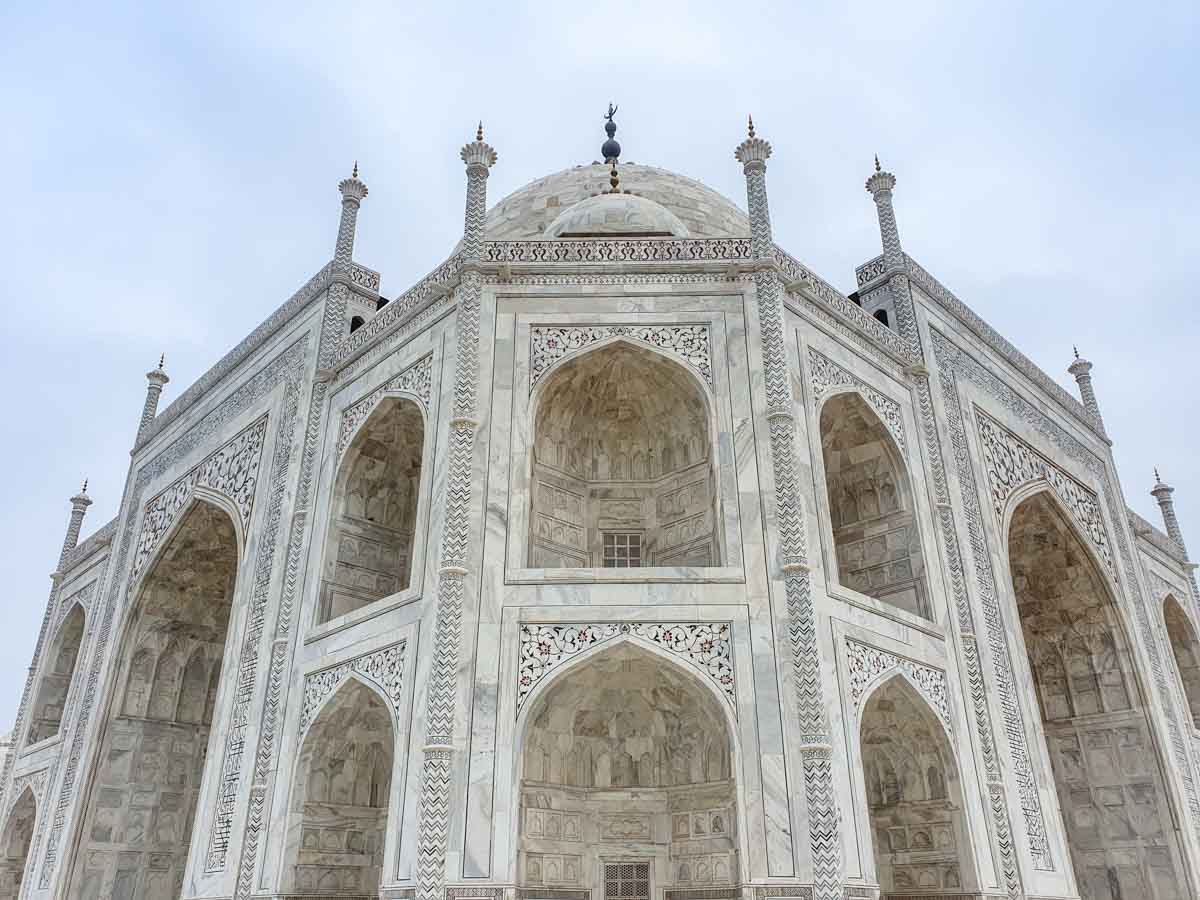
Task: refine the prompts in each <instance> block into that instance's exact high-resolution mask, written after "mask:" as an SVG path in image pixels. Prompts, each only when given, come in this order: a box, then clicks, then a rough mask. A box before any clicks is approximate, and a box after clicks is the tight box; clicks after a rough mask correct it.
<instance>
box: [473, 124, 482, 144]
mask: <svg viewBox="0 0 1200 900" xmlns="http://www.w3.org/2000/svg"><path fill="white" fill-rule="evenodd" d="M475 140H477V141H482V140H483V119H480V120H479V128H477V129H476V131H475Z"/></svg>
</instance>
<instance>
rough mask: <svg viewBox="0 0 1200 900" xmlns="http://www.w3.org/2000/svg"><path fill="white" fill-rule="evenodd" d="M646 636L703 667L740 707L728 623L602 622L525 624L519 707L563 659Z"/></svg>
mask: <svg viewBox="0 0 1200 900" xmlns="http://www.w3.org/2000/svg"><path fill="white" fill-rule="evenodd" d="M622 636H624V637H629V638H633V639H634V640H639V641H645V642H647V643H650V644H653V645H655V646H657V647H660V648H662V649H664V650H666V651H667V652H669V653H671V654H673V655H675V656H678V657H680V658H681V659H683V660H685V661H686V662H687V663H688V665H691V666H693V667H695V668H697V669H699V670H700V671H701V672H703V673H704V674H705V675H706V676H707V677H708V678H709V679H710V680H711V681H712V682H713V683H714V684H715V685H716V686H717V689H718V690H719V691H720V692H721V693H722V694H723V695H724V696H725V698H726V699H727V700H728V701H729V703H730V705H731V706H732V707H733V708H734V709H735V710H736V709H737V691H736V689H735V685H734V681H733V644H732V641H731V637H732V628H731V626H730V624H729V623H728V622H625V623H620V624H618V623H615V622H604V623H595V624H572V625H550V624H540V623H532V622H531V623H525V624H523V625H521V636H520V641H521V644H520V654H521V660H520V666H519V667H518V671H517V712H518V713H519V712H520V711H521V707H522V706H523V705H524V703H525V700H526V699H527V698H528V697H529V695H530V694H531V693H532V692H533V689H534V688H535V687H536V686H537V685H538V683H539V682H541V681H542V680H543V679H544V678H545V677H546V676H547V675H549V674H550V672H551V671H552V670H553V669H555V668H556V667H557V666H559V665H561V664H562V663H563V662H566V661H567V660H569V659H571V658H572V657H574V656H576V655H578V654H579V653H582V652H583V651H584V650H588V649H590V648H591V647H594V646H596V645H597V644H602V643H604V642H605V641H609V640H612V639H613V638H617V637H622Z"/></svg>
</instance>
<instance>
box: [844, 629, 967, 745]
mask: <svg viewBox="0 0 1200 900" xmlns="http://www.w3.org/2000/svg"><path fill="white" fill-rule="evenodd" d="M846 663H847V665H848V667H849V670H850V699H851V701H852V702H853V704H854V711H855V712H856V713H857V712H859V711H860V710H859V706H860V704H861V703H862V699H863V697H865V696H866V695H867V693H868V692H869V690H870V688H871V687H872V686H874V685H875V684H877V683H878V682H879V681H881V680H882V679H884V678H886V677H887V676H888V675H889V674H890V673H892V672H895V671H900V672H903V673H904V674H905V675H907V676H908V677H909V680H910V681H911V682H912V683H913V684H914V685H916V687H917V690H918V691H920V693H921V696H923V697H924V698H925V700H926V701H927V702H928V703H929V705H930V706H931V707H932V708H933V709H934V711H935V712H937V714H938V717H939V718H941V720H942V721H943V722H945V723H946V727H947V728H949V727H951V723H950V703H949V700H948V699H947V696H948V695H947V691H946V673H945V672H943V671H942V670H941V669H935V668H933V667H932V666H926V665H922V664H921V663H917V662H913V661H912V660H911V659H906V658H905V657H903V656H896V655H895V654H894V653H888V652H887V651H886V650H880V649H879V648H878V647H871V646H869V645H867V644H862V643H859V642H858V641H855V640H852V639H851V638H846Z"/></svg>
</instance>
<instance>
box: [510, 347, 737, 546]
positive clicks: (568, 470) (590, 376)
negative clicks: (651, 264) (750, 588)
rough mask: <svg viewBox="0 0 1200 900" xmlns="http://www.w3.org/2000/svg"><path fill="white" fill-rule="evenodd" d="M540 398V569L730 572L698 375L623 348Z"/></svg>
mask: <svg viewBox="0 0 1200 900" xmlns="http://www.w3.org/2000/svg"><path fill="white" fill-rule="evenodd" d="M537 396H538V402H537V411H536V415H535V419H534V441H533V471H532V475H533V477H532V482H531V494H532V507H533V508H532V516H531V522H530V548H529V558H530V564H531V565H533V566H536V567H538V568H551V569H562V568H567V569H570V568H588V567H596V568H627V567H631V568H635V567H641V566H716V565H720V541H719V539H718V535H717V530H716V523H717V522H718V521H719V516H718V515H717V510H718V508H719V500H718V495H717V485H716V479H715V475H714V472H715V467H714V464H713V454H712V436H711V434H710V426H709V409H708V402H707V400H706V398H705V396H704V393H703V391H702V390H701V388H700V386H699V385H698V384H697V382H696V380H695V379H694V378H693V377H692V375H691V374H690V373H689V372H688V371H687V370H685V369H684V368H683V367H682V366H681V365H680V364H679V363H676V362H673V361H671V360H668V359H666V358H665V357H663V356H661V355H660V354H658V353H655V352H654V351H652V350H649V349H645V348H642V347H637V346H634V345H632V344H629V343H626V342H624V341H617V342H614V343H610V344H607V345H604V346H602V347H600V348H599V349H596V350H592V351H589V352H586V353H582V354H580V355H579V356H577V357H576V358H574V359H572V360H570V361H569V362H566V363H564V364H563V365H562V366H560V367H559V368H557V369H556V370H554V371H553V372H551V373H550V374H549V375H548V376H547V380H546V383H545V384H544V385H543V386H542V387H541V389H540V392H539V394H538V395H537Z"/></svg>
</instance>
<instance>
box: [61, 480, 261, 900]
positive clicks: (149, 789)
mask: <svg viewBox="0 0 1200 900" xmlns="http://www.w3.org/2000/svg"><path fill="white" fill-rule="evenodd" d="M240 555H241V546H240V544H239V539H238V531H237V523H236V521H235V520H234V519H233V518H232V517H231V516H230V514H229V512H228V511H227V508H226V506H225V505H224V504H219V503H216V502H210V501H209V500H208V499H207V498H206V497H204V496H200V495H197V496H196V497H194V498H193V501H192V502H191V503H189V504H188V506H187V507H186V509H185V510H184V511H183V512H182V513H181V514H180V515H179V516H178V518H177V521H176V522H175V523H173V525H172V527H171V529H170V530H169V532H168V533H167V534H166V535H165V537H164V539H163V540H162V541H161V542H160V545H159V546H158V547H157V548H156V550H155V553H154V555H153V557H152V558H150V559H149V560H147V566H146V568H145V569H144V571H143V572H142V573H141V575H140V577H139V578H138V580H137V582H136V585H135V587H134V588H133V592H132V593H131V595H130V603H129V608H128V611H127V612H126V614H125V615H126V618H125V622H124V624H123V625H122V628H121V634H120V636H119V639H118V640H117V641H116V643H115V647H114V653H115V655H116V659H117V665H116V668H115V674H114V678H113V686H112V689H111V691H112V693H111V695H110V700H109V702H108V709H107V712H106V714H105V717H104V719H103V720H102V730H101V733H100V741H101V746H100V750H99V753H98V754H97V764H96V768H95V770H94V771H93V772H92V773H91V774H90V777H89V782H88V784H89V795H88V796H87V798H86V800H85V802H84V809H83V815H82V822H81V824H80V835H81V838H80V846H79V850H78V852H77V853H76V855H75V857H74V867H73V869H72V871H71V873H70V879H71V885H70V887H69V889H68V894H69V895H70V896H77V895H78V896H82V895H83V894H85V893H86V891H85V888H84V885H86V884H107V885H111V890H112V892H113V895H114V896H124V897H127V898H129V900H147V898H154V897H160V896H169V895H170V894H171V892H172V891H176V892H177V890H178V889H177V888H176V887H175V885H176V884H177V883H178V882H179V881H180V880H182V879H183V878H184V871H185V868H186V867H187V861H188V851H189V847H190V843H191V837H192V827H193V819H194V817H195V813H196V809H197V808H198V807H199V806H202V805H203V804H201V803H198V802H197V797H198V794H199V792H200V788H201V784H202V782H203V779H204V773H205V765H206V762H207V761H208V760H209V759H211V758H214V754H211V753H210V752H209V738H210V736H211V734H210V727H209V721H207V719H208V716H206V715H201V716H199V717H197V716H196V715H195V709H196V707H197V705H200V707H201V709H203V706H204V704H205V703H206V702H207V696H206V694H207V693H208V685H209V684H210V679H211V680H215V679H217V678H219V673H220V669H221V661H222V660H224V658H225V656H226V645H227V643H228V638H229V621H230V618H231V616H232V610H233V600H234V592H235V588H236V583H237V577H238V564H239V559H240ZM207 660H213V663H212V666H211V669H212V671H211V672H209V671H208V669H207V668H203V667H204V666H205V665H206V663H207ZM202 668H203V671H199V670H200V669H202ZM196 682H200V683H201V684H202V685H203V686H202V687H198V686H197V684H196ZM197 696H199V697H200V698H202V699H200V700H199V701H197ZM216 758H217V761H218V764H219V756H217V757H216ZM146 847H152V848H153V850H154V856H155V864H154V865H153V866H144V865H143V866H139V867H137V868H125V867H124V866H121V865H119V864H118V860H119V859H121V858H122V857H123V856H124V855H125V851H132V850H134V849H141V848H146Z"/></svg>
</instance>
